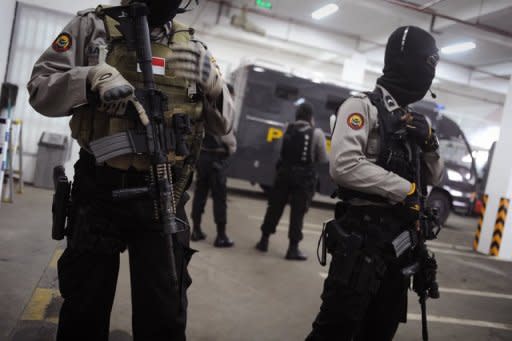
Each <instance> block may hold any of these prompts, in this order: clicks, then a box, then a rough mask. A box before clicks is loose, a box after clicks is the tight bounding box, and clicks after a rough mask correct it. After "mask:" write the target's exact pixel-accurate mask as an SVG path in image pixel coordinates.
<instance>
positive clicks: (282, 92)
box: [275, 84, 299, 101]
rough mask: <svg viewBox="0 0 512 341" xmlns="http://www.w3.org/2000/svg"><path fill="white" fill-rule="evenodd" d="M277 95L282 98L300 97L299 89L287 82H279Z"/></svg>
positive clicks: (291, 99)
mask: <svg viewBox="0 0 512 341" xmlns="http://www.w3.org/2000/svg"><path fill="white" fill-rule="evenodd" d="M275 95H276V97H278V98H281V99H285V100H288V101H295V100H297V99H298V96H299V89H298V88H296V87H294V86H290V85H286V84H277V86H276V92H275Z"/></svg>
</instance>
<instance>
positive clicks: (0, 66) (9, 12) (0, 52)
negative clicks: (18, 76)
mask: <svg viewBox="0 0 512 341" xmlns="http://www.w3.org/2000/svg"><path fill="white" fill-rule="evenodd" d="M15 6H16V1H15V0H2V1H0V13H2V20H0V82H3V81H4V77H5V69H6V66H7V57H8V55H9V42H10V39H11V31H12V23H13V20H14V8H15Z"/></svg>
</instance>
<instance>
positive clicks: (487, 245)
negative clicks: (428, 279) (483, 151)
mask: <svg viewBox="0 0 512 341" xmlns="http://www.w3.org/2000/svg"><path fill="white" fill-rule="evenodd" d="M500 127H501V133H500V138H499V140H498V141H497V143H496V148H495V151H494V157H493V160H492V164H491V167H490V170H489V177H488V181H487V186H486V188H485V195H486V196H487V204H486V209H485V214H484V217H483V220H482V222H481V228H480V226H479V232H477V237H478V238H475V244H474V246H475V248H476V249H477V251H478V252H481V253H484V254H490V255H492V256H496V257H499V258H503V259H508V260H512V212H511V213H510V214H509V205H510V199H511V197H512V154H511V148H512V78H511V80H510V83H509V89H508V94H507V98H506V100H505V106H504V108H503V118H502V120H501V126H500Z"/></svg>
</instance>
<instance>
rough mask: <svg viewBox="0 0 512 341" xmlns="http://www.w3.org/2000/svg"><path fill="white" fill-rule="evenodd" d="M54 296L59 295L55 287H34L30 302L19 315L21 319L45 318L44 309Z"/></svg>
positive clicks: (36, 319) (38, 319) (35, 319)
mask: <svg viewBox="0 0 512 341" xmlns="http://www.w3.org/2000/svg"><path fill="white" fill-rule="evenodd" d="M55 297H59V291H58V290H56V289H43V288H36V290H35V291H34V294H33V295H32V298H31V299H30V302H29V303H28V305H27V307H26V309H25V311H24V312H23V315H22V316H21V320H23V321H43V320H45V314H46V309H47V308H48V306H49V305H50V303H51V302H52V300H53V299H54V298H55Z"/></svg>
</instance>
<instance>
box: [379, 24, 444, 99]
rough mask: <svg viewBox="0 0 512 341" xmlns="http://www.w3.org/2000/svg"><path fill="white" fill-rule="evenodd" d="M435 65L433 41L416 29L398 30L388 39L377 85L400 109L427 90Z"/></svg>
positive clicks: (419, 97) (420, 96) (411, 27)
mask: <svg viewBox="0 0 512 341" xmlns="http://www.w3.org/2000/svg"><path fill="white" fill-rule="evenodd" d="M438 61H439V55H438V49H437V47H436V41H435V39H434V37H432V35H430V33H428V32H426V31H425V30H422V29H421V28H419V27H416V26H404V27H400V28H398V29H396V30H395V31H394V32H393V33H392V34H391V36H390V37H389V39H388V43H387V45H386V56H385V58H384V70H383V73H384V74H383V75H382V76H381V77H380V78H379V79H378V80H377V84H379V85H381V86H383V87H384V88H385V89H386V90H388V91H389V92H390V93H391V95H392V96H393V97H394V98H395V100H396V101H397V102H398V104H399V105H400V106H406V105H409V104H411V103H414V102H417V101H419V100H420V99H422V98H423V97H425V95H426V93H427V91H428V90H429V89H430V87H431V85H432V81H433V80H434V77H435V75H436V65H437V62H438Z"/></svg>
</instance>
